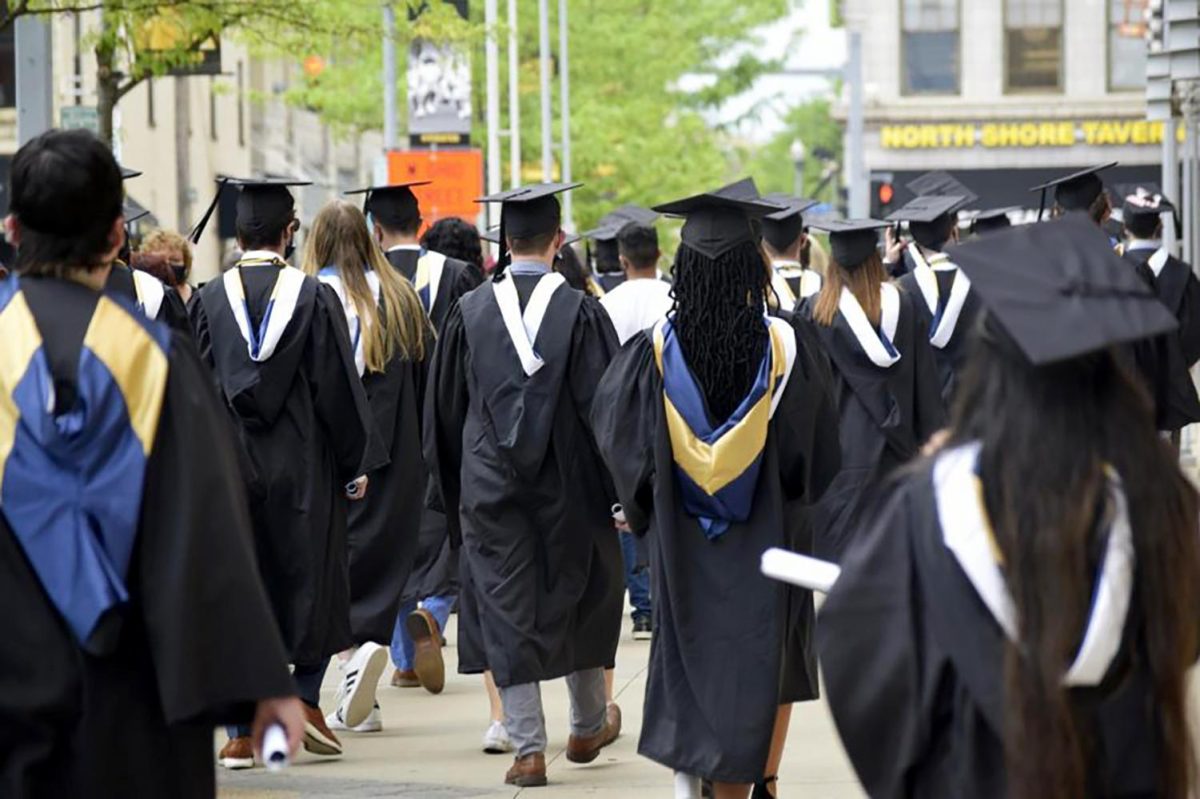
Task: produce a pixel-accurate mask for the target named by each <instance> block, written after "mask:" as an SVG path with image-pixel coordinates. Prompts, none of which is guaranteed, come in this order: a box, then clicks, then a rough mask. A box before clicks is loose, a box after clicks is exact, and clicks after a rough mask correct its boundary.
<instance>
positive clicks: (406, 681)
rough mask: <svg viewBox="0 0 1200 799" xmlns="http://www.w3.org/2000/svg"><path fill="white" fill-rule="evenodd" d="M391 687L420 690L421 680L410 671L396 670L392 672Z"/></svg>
mask: <svg viewBox="0 0 1200 799" xmlns="http://www.w3.org/2000/svg"><path fill="white" fill-rule="evenodd" d="M392 687H393V688H420V687H421V679H420V678H419V677H417V673H416V672H415V671H413V670H411V669H408V670H405V671H401V670H400V669H396V670H395V671H393V672H392Z"/></svg>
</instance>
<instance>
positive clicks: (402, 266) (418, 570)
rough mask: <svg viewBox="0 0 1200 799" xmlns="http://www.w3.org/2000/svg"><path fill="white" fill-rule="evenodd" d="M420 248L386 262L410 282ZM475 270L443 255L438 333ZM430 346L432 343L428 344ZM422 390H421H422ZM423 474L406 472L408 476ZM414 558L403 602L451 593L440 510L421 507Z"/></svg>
mask: <svg viewBox="0 0 1200 799" xmlns="http://www.w3.org/2000/svg"><path fill="white" fill-rule="evenodd" d="M419 258H420V251H419V250H414V249H403V250H392V251H391V252H388V253H387V259H388V262H389V263H391V264H392V266H394V267H396V269H397V270H398V271H399V272H400V274H402V275H404V277H406V278H407V279H408V280H409V281H410V282H411V281H412V280H413V279H414V278H415V277H416V275H417V261H418V259H419ZM482 279H483V276H482V275H480V274H479V270H478V269H476V268H475V267H474V266H472V265H471V264H469V263H467V262H466V261H459V260H457V259H454V258H447V259H446V263H445V266H444V267H443V272H442V278H441V280H440V281H439V283H438V293H437V297H436V298H434V302H433V308H432V311H431V313H430V314H429V321H430V324H432V325H433V329H434V330H435V331H436V332H438V333H440V332H441V330H442V327H443V326H444V325H445V324H446V318H447V317H448V316H449V315H450V309H451V308H453V307H454V306H455V305H456V304H457V303H458V300H459V298H460V297H462V296H463V295H464V294H466V293H467V292H468V291H470V290H471V289H473V288H475V287H476V286H478V285H479V284H480V283H481V282H482ZM431 346H432V345H431ZM422 390H424V389H422ZM418 474H420V475H421V476H424V475H425V474H426V472H425V470H424V465H423V464H422V467H421V471H420V472H419V473H418V472H409V477H408V479H416V477H417V475H418ZM414 558H415V561H414V563H413V566H412V569H411V570H410V574H409V576H408V579H407V580H406V582H405V583H404V585H403V592H402V594H403V597H402V601H403V602H416V601H418V600H421V599H424V598H425V597H430V596H442V595H446V594H453V593H455V591H457V589H458V583H459V564H458V553H457V552H456V551H455V550H453V549H452V548H451V546H450V541H449V538H448V537H447V535H446V517H445V514H443V513H442V512H441V511H438V510H433V509H432V508H425V509H424V510H423V511H422V514H421V526H420V530H419V533H418V537H417V547H416V553H415V555H414Z"/></svg>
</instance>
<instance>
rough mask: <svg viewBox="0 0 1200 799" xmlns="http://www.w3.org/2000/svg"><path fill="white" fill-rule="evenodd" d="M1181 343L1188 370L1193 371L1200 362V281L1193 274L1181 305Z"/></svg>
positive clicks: (1184, 291) (1190, 276)
mask: <svg viewBox="0 0 1200 799" xmlns="http://www.w3.org/2000/svg"><path fill="white" fill-rule="evenodd" d="M1189 272H1190V269H1189ZM1179 341H1180V345H1181V346H1182V349H1183V357H1184V360H1185V362H1186V365H1187V368H1189V369H1191V368H1192V367H1193V366H1195V365H1196V362H1197V361H1200V280H1197V279H1196V276H1195V275H1193V274H1189V275H1188V280H1187V286H1186V287H1185V288H1184V290H1183V301H1182V302H1181V303H1180V304H1179Z"/></svg>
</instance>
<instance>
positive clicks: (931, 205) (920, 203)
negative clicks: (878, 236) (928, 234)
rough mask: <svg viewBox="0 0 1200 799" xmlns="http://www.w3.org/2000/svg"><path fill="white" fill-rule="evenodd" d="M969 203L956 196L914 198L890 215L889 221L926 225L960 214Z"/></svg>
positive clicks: (932, 195)
mask: <svg viewBox="0 0 1200 799" xmlns="http://www.w3.org/2000/svg"><path fill="white" fill-rule="evenodd" d="M968 202H969V200H968V199H967V198H966V197H961V196H958V195H954V194H946V195H936V194H928V195H925V196H922V197H914V198H913V199H911V200H909V201H908V202H907V203H905V204H904V205H903V206H902V207H900V208H897V209H896V210H895V211H893V212H892V213H890V214H888V216H887V221H889V222H920V223H926V224H927V223H930V222H936V221H938V220H939V219H941V218H942V217H943V216H946V215H947V214H953V213H956V212H958V210H959V209H960V208H962V207H963V206H964V205H966V204H967V203H968Z"/></svg>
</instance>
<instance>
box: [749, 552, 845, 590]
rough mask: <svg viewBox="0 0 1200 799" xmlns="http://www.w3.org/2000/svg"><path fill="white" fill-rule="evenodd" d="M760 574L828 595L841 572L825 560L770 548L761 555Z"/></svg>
mask: <svg viewBox="0 0 1200 799" xmlns="http://www.w3.org/2000/svg"><path fill="white" fill-rule="evenodd" d="M761 569H762V573H763V574H765V575H766V576H768V577H771V578H772V579H775V580H780V581H782V582H785V583H790V584H791V585H796V586H799V587H801V588H807V589H809V590H812V591H820V592H821V593H822V594H828V593H829V589H831V588H833V584H834V583H835V582H837V578H838V575H840V574H841V573H842V570H841V569H840V568H838V566H837V564H834V563H830V562H829V561H827V560H818V559H817V558H810V557H809V556H808V555H801V554H800V553H798V552H790V551H788V550H786V549H779V548H777V547H772V548H771V549H768V550H767V551H766V552H764V553H763V554H762V565H761Z"/></svg>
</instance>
